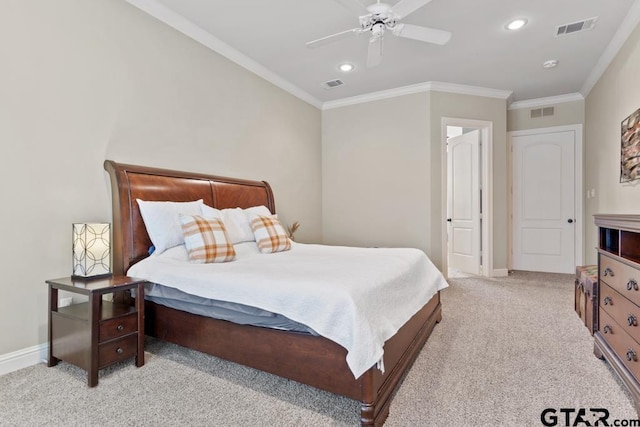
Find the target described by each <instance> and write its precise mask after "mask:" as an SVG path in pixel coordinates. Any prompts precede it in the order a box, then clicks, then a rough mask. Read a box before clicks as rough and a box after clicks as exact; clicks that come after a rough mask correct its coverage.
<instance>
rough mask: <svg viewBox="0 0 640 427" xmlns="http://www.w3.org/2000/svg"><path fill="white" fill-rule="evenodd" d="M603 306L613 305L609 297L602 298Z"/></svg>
mask: <svg viewBox="0 0 640 427" xmlns="http://www.w3.org/2000/svg"><path fill="white" fill-rule="evenodd" d="M603 302H604V305H613V300H612V299H611V297H604V301H603Z"/></svg>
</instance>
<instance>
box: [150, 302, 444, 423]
mask: <svg viewBox="0 0 640 427" xmlns="http://www.w3.org/2000/svg"><path fill="white" fill-rule="evenodd" d="M441 319H442V311H441V303H440V294H439V293H437V294H436V295H435V296H434V297H433V298H432V299H431V300H430V301H429V303H427V304H426V305H425V306H424V307H423V308H422V309H421V310H420V311H419V312H418V313H416V314H415V315H414V316H413V317H412V318H411V319H410V320H409V321H408V322H407V323H406V324H405V325H404V326H403V327H402V328H401V329H400V330H399V331H398V333H397V334H396V335H394V336H393V337H392V338H391V339H390V340H388V341H387V342H386V343H385V346H384V352H385V353H384V354H385V356H384V363H385V368H386V371H385V373H384V374H382V372H381V371H380V370H378V369H377V368H376V367H372V368H371V369H369V370H368V371H366V372H365V373H364V374H363V375H362V376H361V377H360V378H358V379H355V378H354V377H353V374H352V373H351V371H350V370H349V367H348V366H347V363H346V355H347V352H346V350H345V349H344V348H343V347H341V346H340V345H338V344H336V343H334V342H333V341H330V340H328V339H326V338H323V337H318V336H312V335H308V334H304V333H299V332H286V331H279V330H274V329H268V328H260V327H256V326H249V325H238V324H235V323H231V322H227V321H224V320H217V319H212V318H208V317H203V316H199V315H196V314H191V313H187V312H184V311H180V310H176V309H173V308H169V307H165V306H163V305H160V304H156V303H153V302H150V301H147V302H146V306H145V333H146V334H147V335H150V336H154V337H156V338H158V339H161V340H163V341H168V342H171V343H174V344H178V345H181V346H183V347H188V348H192V349H194V350H198V351H201V352H203V353H207V354H211V355H213V356H217V357H220V358H222V359H226V360H230V361H232V362H235V363H240V364H242V365H245V366H250V367H252V368H255V369H259V370H261V371H265V372H269V373H271V374H274V375H278V376H281V377H283V378H288V379H291V380H294V381H298V382H300V383H303V384H307V385H311V386H313V387H316V388H319V389H322V390H326V391H329V392H331V393H335V394H339V395H342V396H347V397H349V398H352V399H354V400H358V401H360V402H361V411H360V418H361V424H362V425H363V426H373V425H376V426H379V425H382V424H383V423H384V420H385V419H386V418H387V415H388V414H389V405H390V403H391V399H392V398H393V395H394V393H395V391H396V390H397V388H398V387H399V385H400V383H401V381H402V379H403V378H404V376H405V375H406V373H407V371H408V370H409V368H410V367H411V365H412V364H413V361H414V360H415V358H416V357H417V355H418V353H419V352H420V350H421V349H422V346H423V345H424V343H425V342H426V340H427V338H428V337H429V335H430V334H431V332H432V331H433V328H434V327H435V325H436V323H437V322H439V321H440V320H441Z"/></svg>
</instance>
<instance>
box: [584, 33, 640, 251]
mask: <svg viewBox="0 0 640 427" xmlns="http://www.w3.org/2000/svg"><path fill="white" fill-rule="evenodd" d="M639 70H640V26H638V27H636V29H635V30H634V31H633V33H632V34H631V36H630V37H629V39H628V40H627V41H626V43H625V44H624V46H623V48H622V49H621V50H620V52H619V53H618V55H617V56H616V58H615V59H614V60H613V62H612V63H611V64H610V65H609V68H608V69H607V71H606V72H605V73H604V75H603V76H602V77H601V78H600V80H599V81H598V83H597V84H596V85H595V87H594V88H593V90H592V91H591V93H590V94H589V96H587V99H586V132H585V139H586V144H585V189H587V190H590V189H593V190H595V197H593V198H589V199H586V202H585V205H586V215H585V218H586V221H587V232H586V241H585V260H586V261H587V262H589V263H595V262H596V251H595V250H594V249H593V248H595V247H596V245H597V238H596V234H597V233H596V227H595V225H593V216H592V215H593V214H595V213H632V214H638V213H640V181H633V182H630V183H625V184H621V183H620V137H621V136H620V122H622V120H624V118H625V117H627V116H629V115H630V114H631V113H633V112H634V111H636V110H637V109H638V108H640V85H638V75H639Z"/></svg>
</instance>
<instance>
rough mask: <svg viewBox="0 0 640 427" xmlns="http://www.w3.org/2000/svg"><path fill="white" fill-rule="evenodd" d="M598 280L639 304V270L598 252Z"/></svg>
mask: <svg viewBox="0 0 640 427" xmlns="http://www.w3.org/2000/svg"><path fill="white" fill-rule="evenodd" d="M599 275H600V281H601V282H605V283H606V284H607V285H609V286H611V287H612V288H613V289H615V290H616V291H618V292H620V294H621V295H622V296H624V297H626V298H629V299H630V300H631V301H633V302H634V303H636V304H638V305H640V271H638V270H637V269H636V268H633V267H630V266H628V265H626V264H623V263H622V262H620V261H618V260H615V259H613V258H610V257H608V256H606V255H602V254H600V269H599Z"/></svg>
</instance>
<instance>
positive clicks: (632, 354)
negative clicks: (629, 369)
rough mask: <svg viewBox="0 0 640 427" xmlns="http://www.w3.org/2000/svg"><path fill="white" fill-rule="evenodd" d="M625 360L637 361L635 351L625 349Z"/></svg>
mask: <svg viewBox="0 0 640 427" xmlns="http://www.w3.org/2000/svg"><path fill="white" fill-rule="evenodd" d="M627 360H628V361H629V362H631V361H634V362H637V361H638V356H637V355H636V352H635V351H633V350H632V349H629V350H627Z"/></svg>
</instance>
